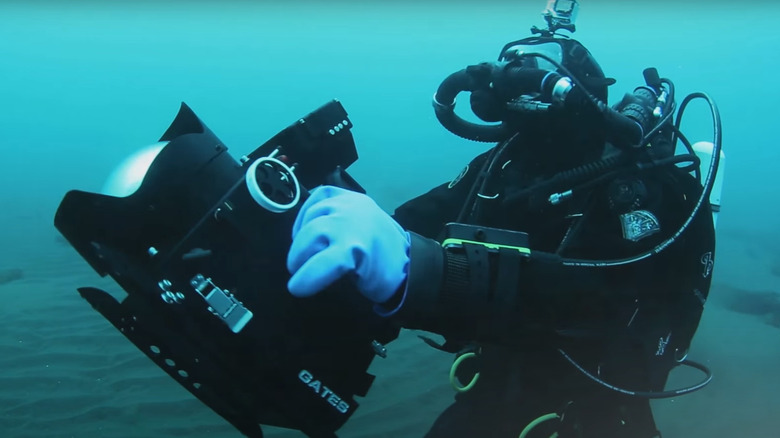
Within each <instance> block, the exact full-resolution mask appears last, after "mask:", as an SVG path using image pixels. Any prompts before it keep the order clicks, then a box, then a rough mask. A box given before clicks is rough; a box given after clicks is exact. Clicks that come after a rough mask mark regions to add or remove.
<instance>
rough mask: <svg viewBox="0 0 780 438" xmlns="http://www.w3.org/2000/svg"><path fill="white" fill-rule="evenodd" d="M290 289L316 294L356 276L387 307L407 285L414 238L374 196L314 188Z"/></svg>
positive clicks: (294, 253) (298, 224)
mask: <svg viewBox="0 0 780 438" xmlns="http://www.w3.org/2000/svg"><path fill="white" fill-rule="evenodd" d="M292 237H293V242H292V245H291V246H290V252H289V254H288V255H287V269H288V270H289V271H290V273H291V274H292V277H291V278H290V280H289V282H288V283H287V288H288V289H289V290H290V293H292V294H293V295H295V296H297V297H307V296H311V295H314V294H316V293H318V292H320V291H322V290H323V289H325V288H327V287H328V286H330V285H331V284H332V283H333V282H335V281H336V280H338V279H339V278H341V277H343V276H345V275H350V276H353V277H354V278H355V280H356V285H357V288H358V290H359V291H360V292H361V293H362V294H363V295H364V296H365V297H366V298H368V299H369V300H371V301H373V302H374V303H377V304H381V303H384V302H386V301H387V300H389V299H390V298H391V297H392V296H393V294H394V293H395V292H396V291H397V290H398V288H399V287H400V286H401V285H402V284H403V282H404V281H406V277H407V274H408V272H409V246H410V244H411V243H410V236H409V233H408V232H407V231H405V230H404V229H403V228H402V227H401V226H400V225H398V223H396V222H395V220H393V218H391V217H390V216H389V215H388V214H387V213H385V212H384V211H383V210H382V209H381V208H380V207H379V206H378V205H377V204H376V202H374V200H373V199H371V198H369V197H368V196H366V195H364V194H361V193H357V192H353V191H350V190H345V189H341V188H338V187H333V186H321V187H317V188H316V189H314V190H313V191H312V192H311V194H310V196H309V198H308V199H307V200H306V202H304V203H303V206H302V207H301V210H300V211H299V212H298V216H297V217H296V218H295V223H294V224H293V228H292Z"/></svg>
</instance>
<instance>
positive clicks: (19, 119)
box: [0, 0, 780, 438]
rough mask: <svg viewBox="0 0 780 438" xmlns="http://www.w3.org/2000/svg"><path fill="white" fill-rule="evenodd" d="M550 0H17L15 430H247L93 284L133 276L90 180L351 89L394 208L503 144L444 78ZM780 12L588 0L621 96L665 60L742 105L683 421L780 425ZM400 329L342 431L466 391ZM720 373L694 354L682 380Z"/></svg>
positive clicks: (3, 280) (730, 426) (393, 429)
mask: <svg viewBox="0 0 780 438" xmlns="http://www.w3.org/2000/svg"><path fill="white" fill-rule="evenodd" d="M544 6H545V2H544V1H543V0H534V1H526V0H523V1H519V0H517V1H493V0H483V1H449V2H448V1H431V0H418V1H376V2H370V1H357V0H354V1H344V0H342V1H330V2H325V1H321V2H320V1H308V2H306V1H299V0H289V1H273V2H270V1H255V2H250V1H241V2H239V1H231V0H225V1H213V2H205V1H94V2H90V1H78V0H74V1H56V2H55V1H24V2H22V1H8V0H2V1H0V151H1V152H2V155H0V206H1V207H2V208H0V248H2V251H0V437H5V438H22V437H80V438H90V437H127V438H130V437H151V436H155V437H169V436H187V437H193V438H195V437H211V438H214V437H238V436H240V434H239V433H238V432H237V431H235V430H234V429H233V428H232V426H230V425H229V424H228V423H227V422H225V421H224V420H222V419H221V418H220V417H219V416H217V415H216V414H214V413H213V412H212V411H211V410H209V409H208V408H206V407H205V406H204V405H202V404H201V403H200V402H199V401H197V400H196V399H194V398H193V397H192V396H191V395H190V394H189V393H187V392H186V391H185V390H184V389H183V388H181V387H180V386H179V385H178V384H177V383H175V382H174V381H173V380H172V379H170V378H169V377H168V376H166V375H165V374H164V373H163V372H162V371H161V370H159V369H158V368H157V367H156V366H155V365H154V364H153V363H152V362H151V361H150V360H148V359H147V358H146V357H145V356H143V355H142V354H141V353H140V352H139V351H138V350H136V348H135V347H134V346H133V345H132V344H130V342H128V341H127V340H126V339H125V338H124V337H123V336H121V334H120V333H119V332H118V331H116V330H115V329H114V328H113V327H111V326H110V325H109V323H108V322H107V321H105V320H104V319H103V317H102V316H100V315H99V314H98V313H97V312H94V311H93V310H92V309H91V308H90V306H89V305H88V304H87V303H86V302H85V301H83V300H82V299H81V298H80V297H79V295H78V294H77V293H76V287H80V286H86V285H94V286H98V287H104V288H112V287H113V288H116V286H114V285H113V282H112V281H111V280H109V279H105V278H104V279H101V278H99V277H98V276H97V274H95V272H94V271H93V270H92V269H91V268H90V267H89V266H88V265H87V263H86V262H85V261H83V260H82V259H81V258H80V257H79V256H78V254H77V253H76V252H75V251H74V250H73V249H72V248H70V247H69V246H68V245H67V243H65V241H64V239H62V238H61V237H60V236H59V235H58V233H57V231H56V230H55V229H54V227H53V216H54V211H55V209H56V207H57V205H58V203H59V202H60V200H61V199H62V197H63V195H64V194H65V193H66V192H67V191H68V190H71V189H80V190H87V191H99V190H100V189H101V186H102V185H103V182H104V181H105V179H106V177H107V176H108V175H109V174H110V172H111V171H112V170H113V168H114V166H115V165H116V164H118V163H119V162H120V161H121V160H122V159H123V158H125V157H126V156H127V155H129V154H130V153H132V152H134V151H135V150H137V149H138V148H140V147H142V146H145V145H148V144H151V143H154V142H155V141H156V140H157V139H158V138H159V137H160V135H161V134H162V133H163V132H164V130H165V129H166V128H167V127H168V125H169V124H170V122H171V121H172V120H173V117H174V116H175V115H176V113H177V111H178V108H179V105H180V103H181V102H182V101H184V102H186V103H187V104H188V105H189V106H190V107H192V109H193V110H194V111H195V113H196V114H197V115H198V116H199V117H200V118H201V119H202V120H203V121H204V122H205V124H206V125H207V126H208V127H209V128H210V129H211V130H212V131H214V133H215V134H216V135H217V136H218V137H219V138H220V139H221V140H222V141H223V142H224V143H225V144H226V145H227V146H228V147H229V148H230V152H231V153H232V154H233V156H234V157H239V156H241V155H243V154H245V153H248V152H250V151H252V150H253V149H254V148H255V147H257V146H259V145H260V144H262V143H263V142H265V141H266V140H267V139H268V138H270V137H271V136H273V135H274V134H275V133H276V132H277V131H279V130H280V129H282V128H284V127H286V126H287V125H289V124H290V123H292V122H293V121H295V120H297V119H298V118H299V117H301V116H303V115H305V114H307V113H309V112H310V111H312V110H313V109H315V108H317V107H319V106H320V105H322V104H324V103H326V102H327V101H328V100H330V99H332V98H338V99H339V100H340V101H341V102H342V103H343V105H344V107H345V108H346V109H347V111H348V113H349V115H350V117H351V120H352V121H353V123H354V125H355V127H354V129H353V131H352V132H353V134H354V136H355V139H356V142H357V147H358V151H359V154H360V159H359V160H358V162H356V163H355V164H354V165H353V166H352V167H351V168H350V173H351V174H352V175H353V176H354V177H355V179H356V180H357V181H358V182H360V183H361V184H362V185H363V186H364V187H365V188H366V189H367V191H368V193H369V194H370V195H372V196H373V197H374V198H375V199H376V200H377V201H378V202H379V203H380V205H381V206H382V207H383V208H386V209H387V210H388V211H392V209H393V208H395V207H396V206H398V205H399V204H400V203H402V202H403V201H405V200H407V199H409V198H411V197H413V196H416V195H419V194H421V193H423V192H425V191H427V190H428V189H429V188H431V187H433V186H434V185H437V184H440V183H442V182H446V181H449V180H451V179H452V178H453V177H454V176H455V175H457V174H458V172H459V171H460V169H461V168H462V167H463V165H464V164H466V163H467V162H468V161H469V160H470V159H471V158H472V157H473V156H475V155H477V154H479V153H481V152H483V151H484V150H485V148H486V147H487V146H486V145H483V144H477V143H471V142H468V141H466V140H462V139H460V138H457V137H455V136H454V135H452V134H450V133H449V132H448V131H446V130H445V129H444V128H443V127H442V126H441V125H440V124H439V123H438V122H437V120H436V119H435V117H434V114H433V109H432V107H431V97H432V95H433V93H434V91H435V90H436V88H437V87H438V85H439V83H440V82H441V81H442V80H443V79H444V78H445V77H446V76H448V75H449V74H450V73H452V72H455V71H457V70H460V69H461V68H463V67H465V66H466V65H470V64H476V63H478V62H482V61H492V60H495V58H496V57H497V56H498V52H499V50H500V49H501V48H502V47H503V45H504V44H505V43H506V42H508V41H513V40H515V39H519V38H523V37H526V36H529V35H530V32H529V29H530V27H531V26H532V25H538V26H542V25H543V21H542V18H541V16H540V12H541V11H542V9H543V8H544ZM779 14H780V5H778V4H776V3H774V2H770V1H758V2H726V1H709V2H699V1H689V2H684V1H631V2H628V1H617V0H582V1H581V8H580V13H579V18H578V21H577V27H578V29H577V31H576V33H575V34H574V35H573V36H574V37H575V38H576V39H578V40H579V41H581V42H582V43H584V44H585V46H586V47H588V48H589V49H590V51H591V52H592V53H593V54H594V56H595V57H596V58H597V60H598V61H599V63H600V64H601V66H602V68H603V69H604V71H605V73H606V74H607V76H609V77H613V78H616V79H617V83H616V84H615V85H613V86H612V87H611V88H610V102H609V103H610V104H614V103H615V102H617V101H618V100H619V99H620V98H621V97H622V96H623V94H624V93H626V92H631V91H632V90H633V89H634V87H636V86H639V85H643V83H644V82H643V78H642V70H643V69H645V68H647V67H656V68H657V69H658V71H659V73H660V74H661V76H664V77H668V78H670V79H672V80H673V81H674V82H675V85H676V88H677V99H678V102H679V101H681V100H682V98H683V97H684V96H685V95H686V94H688V93H691V92H695V91H704V92H706V93H708V94H709V95H711V96H712V97H713V98H714V99H715V100H716V102H717V103H718V105H719V108H720V112H721V116H722V119H723V145H724V150H725V153H726V156H727V162H726V168H725V185H724V189H723V209H722V213H721V214H720V217H719V221H718V229H717V234H718V243H717V251H716V264H715V271H714V282H713V287H712V290H711V291H710V300H709V302H708V303H707V307H706V309H705V312H704V317H703V319H702V323H701V325H700V328H699V331H698V333H697V335H696V337H695V338H694V343H693V347H692V349H691V351H690V358H692V359H693V360H696V361H699V362H702V363H705V364H706V365H708V366H709V367H710V368H712V370H713V372H714V374H715V378H714V380H713V381H712V383H711V384H710V385H709V386H707V387H706V388H704V389H703V390H700V391H698V392H695V393H693V394H690V395H687V396H684V397H681V398H674V399H666V400H658V401H654V402H653V405H654V409H655V413H656V419H657V423H658V426H659V428H660V429H661V431H662V432H663V434H664V437H667V438H668V437H686V438H699V437H701V438H703V437H708V438H710V437H732V436H749V435H752V436H780V417H778V415H777V414H778V412H780V411H778V402H777V394H778V393H780V379H777V378H776V372H777V370H778V368H780V254H778V247H780V227H779V226H778V225H780V219H778V211H779V210H780V209H779V208H778V202H779V201H780V191H778V182H777V177H778V171H777V169H778V166H777V163H778V159H780V149H779V148H778V145H777V132H778V131H777V130H778V121H777V116H778V109H777V108H778V102H779V101H780V92H778V81H777V79H776V77H777V72H778V68H779V67H780V58H778V57H777V49H778V44H779V43H780V32H779V31H777V30H776V26H777V19H778V15H779ZM465 101H466V100H465V99H464V98H461V102H465ZM466 107H467V105H460V106H459V108H460V109H464V110H465V109H467V108H466ZM711 126H712V123H711V120H710V116H709V114H708V112H707V109H706V107H705V105H703V104H702V103H701V101H698V103H696V102H695V103H693V104H692V105H691V106H690V108H689V110H688V111H687V116H686V119H685V121H684V122H683V131H684V132H685V133H686V134H687V136H688V138H690V139H691V140H692V141H698V140H710V139H711ZM388 349H389V355H388V358H387V359H382V360H380V359H377V360H375V362H374V363H373V365H372V368H371V372H372V373H375V374H377V375H378V378H377V381H376V383H375V384H374V386H373V387H372V389H371V391H370V392H369V394H368V397H366V398H365V399H361V400H359V402H360V403H361V407H360V409H359V410H358V411H357V413H356V414H355V416H354V417H353V418H352V420H351V421H350V422H348V423H347V424H346V426H344V427H343V428H342V429H341V431H340V432H339V436H341V437H380V436H381V437H420V436H422V435H423V434H424V432H425V431H426V430H427V428H428V427H429V426H430V425H431V424H432V422H433V421H434V419H435V418H436V416H437V414H438V413H439V412H441V411H442V410H443V409H444V408H445V407H446V406H447V405H448V404H449V403H450V402H451V400H452V396H453V391H452V389H451V388H450V386H449V383H448V381H447V372H448V370H449V367H450V364H451V360H452V357H451V356H450V355H449V354H445V353H441V352H439V351H436V350H433V349H431V348H428V347H427V346H425V345H424V344H423V343H422V342H420V341H419V340H418V339H417V338H416V336H415V334H414V333H412V332H407V331H405V332H403V333H402V336H401V337H400V338H399V340H397V341H395V342H394V343H392V344H390V345H389V346H388ZM699 378H700V375H699V374H697V373H696V372H693V371H689V370H682V369H678V370H675V371H673V373H672V378H671V379H670V382H669V385H668V386H667V387H668V388H672V387H675V388H676V387H681V386H687V385H690V384H693V383H695V382H698V379H699ZM264 429H265V430H266V432H267V433H266V434H267V436H270V437H301V436H303V435H302V434H300V433H297V432H294V431H287V430H281V429H274V428H264Z"/></svg>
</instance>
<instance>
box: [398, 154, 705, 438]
mask: <svg viewBox="0 0 780 438" xmlns="http://www.w3.org/2000/svg"><path fill="white" fill-rule="evenodd" d="M486 159H488V154H487V153H485V154H482V155H480V156H478V157H477V158H475V159H474V160H473V161H472V162H471V163H470V165H469V167H468V171H467V172H466V173H465V176H463V178H462V179H461V180H460V181H458V182H457V183H456V184H454V185H452V184H443V185H441V186H439V187H436V188H434V189H433V190H431V191H430V192H428V193H426V194H424V195H422V196H419V197H417V198H415V199H412V200H410V201H408V202H407V203H405V204H404V205H402V206H401V207H399V208H398V209H397V210H396V212H395V215H394V217H395V219H396V220H397V221H398V222H399V223H400V224H401V225H402V226H403V227H404V228H406V229H407V230H409V231H412V232H413V240H412V250H411V267H410V276H409V280H408V281H409V286H408V290H407V296H406V298H405V304H404V306H403V307H402V308H401V310H400V311H399V314H398V315H397V316H396V318H397V319H398V320H399V321H400V322H401V323H402V325H403V326H405V327H408V328H413V329H421V330H426V331H431V332H436V333H439V334H442V335H444V336H445V337H446V338H447V339H448V342H451V343H452V344H455V345H456V346H458V345H465V344H466V343H468V342H470V341H476V343H477V344H478V345H479V346H480V347H481V355H480V358H479V360H478V370H479V372H480V378H479V380H478V382H477V384H476V385H475V387H474V388H473V389H472V390H470V391H468V392H465V393H460V394H458V395H457V396H456V397H455V400H456V401H455V403H454V404H452V405H451V406H450V407H449V408H448V409H447V410H446V411H445V412H444V413H443V414H442V415H441V416H440V417H439V418H438V419H437V421H436V423H435V424H434V425H433V427H432V428H431V430H430V431H429V433H428V434H427V435H426V437H430V438H433V437H448V438H453V437H486V438H487V437H507V438H508V437H513V438H514V437H517V436H518V435H519V434H520V432H521V431H522V430H523V429H524V428H525V427H526V426H527V425H528V424H529V423H530V422H531V421H533V420H534V419H536V418H538V417H540V416H542V415H545V414H549V413H558V414H564V418H563V421H562V422H558V421H552V422H546V423H544V424H542V425H541V426H539V427H537V428H536V429H535V430H534V432H533V433H532V434H531V435H529V437H549V436H550V435H551V433H552V432H553V431H556V430H557V431H558V433H559V435H558V436H559V438H572V437H578V438H650V437H654V436H660V435H659V434H658V432H657V430H656V427H655V422H654V420H653V416H652V413H651V410H650V405H649V400H648V399H646V398H637V397H632V396H628V395H625V394H622V393H619V392H616V391H613V390H611V389H607V388H605V387H603V386H601V385H599V384H597V383H595V382H594V381H592V380H590V379H589V378H587V377H586V376H585V375H583V374H582V373H581V372H580V371H579V370H577V369H576V368H575V366H574V365H572V364H571V363H569V362H568V361H567V360H566V359H565V358H564V357H563V355H562V354H561V352H560V351H563V352H565V353H566V354H567V355H568V356H569V357H571V358H572V359H573V360H574V361H576V362H577V363H578V364H579V365H580V366H582V367H583V368H584V369H585V370H587V371H589V372H590V373H592V374H594V375H597V376H598V377H599V378H600V379H602V380H604V381H605V382H607V383H609V384H611V385H614V386H616V387H621V388H625V389H629V390H634V391H660V390H663V389H664V386H665V383H666V379H667V376H668V373H669V371H670V370H671V368H673V367H674V365H675V364H676V363H677V360H678V359H682V357H683V356H684V355H685V354H686V352H687V348H688V346H689V343H690V341H691V338H692V337H693V334H694V332H695V331H696V328H697V326H698V323H699V319H700V316H701V312H702V310H703V305H704V301H705V300H706V297H707V294H708V291H709V286H710V280H711V269H712V261H713V257H714V245H715V238H714V227H713V221H712V215H711V212H710V206H709V203H705V204H704V205H702V208H701V210H700V212H699V214H698V215H697V217H696V218H695V219H694V220H693V222H692V223H691V224H690V226H689V227H688V229H687V231H686V232H685V233H683V234H682V235H681V236H680V237H679V238H678V239H677V240H676V241H675V243H674V244H672V245H671V246H669V247H667V248H666V249H665V250H663V251H662V252H660V253H659V254H656V255H654V256H652V257H649V258H647V259H644V260H641V261H638V262H635V263H630V264H626V265H621V266H616V267H601V268H594V267H569V266H562V265H560V264H557V263H543V262H533V261H528V260H520V261H518V262H517V265H516V266H514V267H513V268H512V269H511V271H512V272H513V273H514V274H512V275H516V276H517V278H516V279H517V282H516V283H514V284H516V285H517V291H513V292H512V293H511V295H512V296H513V297H514V298H513V300H514V301H512V304H511V307H512V308H511V309H509V310H507V309H502V308H501V307H500V306H493V307H491V305H490V304H489V303H486V301H490V300H491V299H494V297H497V296H499V295H501V293H502V292H506V291H500V290H496V288H497V287H500V286H497V284H500V282H498V281H495V278H496V277H497V276H499V275H501V274H500V273H499V271H501V270H502V269H504V270H506V265H504V267H503V268H500V267H499V264H500V263H501V262H500V261H499V260H498V258H496V257H492V258H490V259H489V260H490V261H489V265H490V266H489V268H488V272H490V273H491V277H492V279H493V280H491V281H490V283H489V288H490V291H489V292H488V294H487V295H485V296H484V297H482V298H479V297H476V298H475V297H465V296H464V294H465V293H467V292H464V290H465V289H462V288H461V290H460V291H453V290H447V289H448V288H449V289H452V287H451V286H448V284H451V283H452V282H451V281H450V280H448V279H447V278H446V277H447V276H448V275H449V276H453V275H455V274H453V272H451V271H452V269H455V268H452V265H453V263H454V262H452V260H447V258H448V255H447V254H446V252H444V251H443V250H442V249H441V246H440V245H438V242H436V241H434V240H436V239H441V231H442V229H443V227H444V225H445V224H446V223H447V222H451V221H455V219H456V217H457V216H458V212H459V211H460V210H461V208H462V206H463V205H464V202H465V200H466V198H467V197H468V193H469V191H470V188H471V186H472V183H473V181H474V179H475V178H477V174H478V173H479V172H478V171H479V169H480V168H481V167H482V164H483V163H484V162H485V160H486ZM519 172H520V171H519V170H518V169H516V168H515V166H513V165H512V163H510V164H509V165H508V166H506V168H504V169H503V170H502V175H501V176H500V178H501V186H502V187H503V189H504V190H503V191H502V192H501V193H500V196H499V197H497V198H496V199H494V200H487V201H484V202H485V209H484V214H483V217H482V218H481V219H479V220H478V223H477V224H478V225H483V226H492V227H497V228H503V229H512V230H518V231H523V232H526V233H528V235H529V239H530V247H531V248H532V249H533V250H538V251H545V252H549V253H556V251H558V250H559V249H561V248H562V245H561V243H562V241H563V240H564V236H566V235H567V233H568V237H567V238H566V243H565V244H564V245H563V250H562V251H561V252H560V254H561V255H562V256H564V257H568V258H578V259H620V258H622V257H627V256H631V255H635V254H638V253H641V252H643V251H645V250H647V249H650V248H653V247H654V246H656V245H657V244H658V243H659V242H662V241H664V240H665V239H667V238H668V237H669V236H670V235H671V234H672V233H674V232H675V231H677V230H678V229H679V227H680V225H681V224H682V222H683V221H684V220H685V218H686V217H687V216H688V215H689V214H690V213H691V211H692V208H693V205H694V203H695V202H696V200H697V199H698V197H699V195H700V193H701V186H700V184H699V183H698V182H697V181H696V180H695V179H694V178H693V177H691V176H690V175H689V174H688V173H686V172H683V171H681V170H678V169H676V168H670V167H668V166H667V167H666V168H665V169H663V170H655V171H652V172H646V173H644V174H643V175H642V176H641V183H642V185H643V186H644V187H645V189H646V193H647V195H646V197H645V198H644V200H642V201H641V202H640V203H639V205H631V206H629V207H628V208H626V207H625V206H623V207H622V208H623V210H644V211H649V212H651V213H652V214H653V215H654V216H655V217H656V218H657V222H658V224H659V225H660V231H659V232H657V233H655V234H653V235H650V236H648V237H645V238H643V239H640V240H638V241H631V240H629V239H627V238H625V237H624V234H623V231H622V228H621V224H620V222H619V215H620V213H621V211H619V210H620V208H621V207H620V206H617V207H616V206H614V205H613V204H611V203H610V197H609V195H608V193H609V184H606V183H605V184H602V185H600V186H597V187H596V188H595V189H594V190H593V191H592V192H591V193H590V194H589V195H588V196H580V197H578V198H576V199H573V200H572V201H570V202H564V203H563V204H561V205H559V206H555V207H552V206H543V205H542V204H539V203H537V202H521V203H518V204H515V205H511V206H509V205H505V204H502V199H505V198H506V197H507V195H508V194H511V193H512V191H513V190H517V189H519V188H522V187H519V186H522V185H523V184H526V182H523V181H524V177H523V175H522V174H520V173H519ZM518 182H520V184H518ZM577 222H581V223H580V224H579V225H577V224H576V223H577ZM429 239H434V240H429ZM442 254H443V255H442ZM450 258H452V257H450ZM464 263H465V262H464ZM464 263H461V265H459V266H460V268H458V269H461V270H466V271H468V269H470V268H468V267H465V265H464ZM504 263H505V262H504ZM454 264H455V265H457V263H454ZM472 268H473V266H472ZM504 275H505V273H504ZM463 276H465V278H471V279H472V280H473V278H474V277H473V276H470V274H469V273H468V272H466V273H463V272H461V277H463ZM486 309H487V310H486ZM491 309H492V310H491ZM491 312H493V313H492V314H491ZM499 313H500V315H499ZM507 318H509V321H498V324H495V323H496V321H494V320H500V319H507ZM486 327H487V328H486ZM491 327H504V328H503V329H502V333H495V332H491V331H492V330H494V328H491ZM559 349H560V351H559ZM475 363H476V362H474V363H471V364H469V365H474V364H475ZM467 368H469V366H468V365H464V370H466V369H467ZM465 378H466V379H468V377H465Z"/></svg>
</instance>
